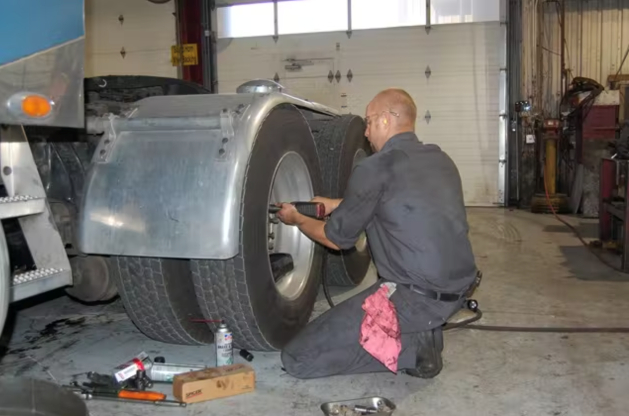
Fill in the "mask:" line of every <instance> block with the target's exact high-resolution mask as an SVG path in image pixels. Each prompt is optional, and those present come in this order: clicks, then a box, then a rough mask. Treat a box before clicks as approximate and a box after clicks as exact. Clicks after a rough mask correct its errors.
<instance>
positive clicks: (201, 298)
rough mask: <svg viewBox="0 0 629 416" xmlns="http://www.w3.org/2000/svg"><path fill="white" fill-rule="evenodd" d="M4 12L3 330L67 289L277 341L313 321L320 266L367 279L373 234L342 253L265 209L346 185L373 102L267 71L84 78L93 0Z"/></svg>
mask: <svg viewBox="0 0 629 416" xmlns="http://www.w3.org/2000/svg"><path fill="white" fill-rule="evenodd" d="M0 9H1V10H2V12H1V13H0V21H1V23H2V24H0V33H1V34H2V35H3V39H6V41H5V42H4V45H3V47H2V48H0V102H1V103H2V105H0V179H1V182H2V184H1V185H2V186H1V187H0V192H2V195H0V219H1V220H2V227H1V229H0V234H1V235H0V283H1V284H0V328H2V326H3V325H4V322H5V318H6V315H7V308H8V307H9V305H10V304H11V303H13V302H18V301H20V300H23V299H26V298H30V297H33V296H35V295H39V294H43V293H47V292H50V291H53V290H59V289H62V288H64V289H65V291H66V292H67V294H68V295H69V296H70V297H72V298H74V299H76V300H78V301H82V302H87V303H91V302H102V301H110V300H112V299H114V298H116V297H120V299H121V301H122V303H123V304H124V308H125V310H126V313H127V314H128V316H129V318H130V319H131V321H133V323H134V324H135V325H136V326H137V327H138V329H139V330H140V331H141V332H143V333H144V334H145V335H146V336H148V337H150V338H152V339H155V340H158V341H162V342H167V343H175V344H187V345H199V344H207V343H211V342H213V330H214V329H215V328H216V326H217V323H218V322H220V321H225V322H226V323H227V325H228V326H229V327H230V328H231V329H232V331H233V335H234V345H235V346H236V347H239V348H247V349H251V350H257V351H273V350H278V349H281V348H282V346H283V345H285V343H286V342H288V341H289V340H290V339H291V337H293V336H294V335H295V334H296V333H297V332H298V331H299V330H300V329H301V328H302V327H303V326H304V325H306V323H307V322H308V320H309V318H310V316H311V313H312V311H313V307H314V304H315V301H316V299H317V296H318V293H319V287H320V283H321V280H322V276H324V275H325V278H326V280H327V281H328V282H329V284H331V285H344V286H353V285H358V284H360V283H361V281H362V280H363V279H364V278H365V276H366V274H367V271H368V268H369V265H370V262H371V257H370V253H369V249H368V244H367V240H366V238H365V236H363V237H361V238H360V239H359V241H358V242H357V244H356V246H355V247H354V248H352V249H350V250H345V251H341V252H336V251H330V250H327V249H325V248H324V247H322V246H320V245H318V244H316V243H314V242H313V241H312V240H310V239H308V238H307V237H306V236H304V235H303V234H302V233H300V231H299V230H298V229H297V228H296V227H291V226H286V225H284V224H282V223H281V222H279V221H278V220H277V219H276V218H275V217H274V216H273V215H272V214H270V213H269V205H270V204H274V203H277V202H290V201H308V200H310V199H312V198H313V197H314V196H318V195H319V196H327V197H332V198H339V197H341V196H342V194H343V192H344V190H345V186H346V185H347V182H348V179H349V176H350V174H351V171H352V168H353V166H355V164H356V163H357V162H359V161H360V160H361V159H363V158H365V157H369V155H370V154H371V148H370V146H369V143H368V141H367V140H366V138H365V136H364V130H365V122H364V120H363V119H362V118H361V117H360V116H357V115H351V114H342V113H341V112H340V111H338V110H337V109H334V108H330V107H328V106H325V105H323V104H321V103H316V102H312V101H310V100H308V99H305V98H303V97H300V96H299V94H296V93H293V92H291V91H287V90H286V89H285V88H283V87H282V85H280V84H278V83H276V82H274V81H271V80H264V79H261V80H252V81H250V82H246V83H244V84H243V85H241V86H240V87H239V88H238V90H237V91H235V92H231V93H219V94H211V93H210V91H208V90H207V89H205V88H204V87H203V86H201V85H197V84H194V83H191V82H187V81H184V80H181V79H171V78H161V77H150V76H135V75H133V74H129V75H128V76H119V75H109V76H99V77H90V78H85V77H84V71H83V62H84V53H85V52H84V40H85V31H84V21H83V19H84V4H83V0H47V1H45V2H44V1H37V0H8V1H5V2H3V3H2V5H1V6H0ZM34 11H35V12H34ZM16 34H19V36H17V35H16ZM8 39H12V40H11V41H9V40H8ZM199 321H202V322H201V323H200V322H199Z"/></svg>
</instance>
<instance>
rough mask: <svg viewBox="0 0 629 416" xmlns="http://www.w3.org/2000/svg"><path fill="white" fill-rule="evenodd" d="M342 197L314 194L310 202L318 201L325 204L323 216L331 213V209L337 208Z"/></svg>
mask: <svg viewBox="0 0 629 416" xmlns="http://www.w3.org/2000/svg"><path fill="white" fill-rule="evenodd" d="M341 201H342V199H332V198H325V197H323V196H315V197H314V198H312V199H311V200H310V202H319V203H321V204H323V205H324V206H325V216H326V217H327V216H328V215H330V214H332V211H334V210H335V209H337V208H338V206H339V204H340V203H341Z"/></svg>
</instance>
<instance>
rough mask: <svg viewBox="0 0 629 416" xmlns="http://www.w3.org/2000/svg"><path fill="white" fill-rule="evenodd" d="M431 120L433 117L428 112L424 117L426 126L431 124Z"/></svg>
mask: <svg viewBox="0 0 629 416" xmlns="http://www.w3.org/2000/svg"><path fill="white" fill-rule="evenodd" d="M430 119H432V116H431V115H430V111H428V110H426V114H425V115H424V120H426V124H429V123H430Z"/></svg>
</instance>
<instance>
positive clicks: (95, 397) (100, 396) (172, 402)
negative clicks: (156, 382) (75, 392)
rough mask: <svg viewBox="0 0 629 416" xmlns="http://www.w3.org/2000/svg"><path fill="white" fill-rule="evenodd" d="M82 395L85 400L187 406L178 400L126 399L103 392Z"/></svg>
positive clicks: (82, 393) (83, 393)
mask: <svg viewBox="0 0 629 416" xmlns="http://www.w3.org/2000/svg"><path fill="white" fill-rule="evenodd" d="M81 397H83V399H85V400H111V401H116V402H126V403H137V404H154V405H156V406H180V407H186V406H187V404H186V403H183V402H178V401H176V400H165V399H164V400H141V399H125V398H121V397H116V396H108V395H103V394H94V393H89V392H86V391H84V392H81Z"/></svg>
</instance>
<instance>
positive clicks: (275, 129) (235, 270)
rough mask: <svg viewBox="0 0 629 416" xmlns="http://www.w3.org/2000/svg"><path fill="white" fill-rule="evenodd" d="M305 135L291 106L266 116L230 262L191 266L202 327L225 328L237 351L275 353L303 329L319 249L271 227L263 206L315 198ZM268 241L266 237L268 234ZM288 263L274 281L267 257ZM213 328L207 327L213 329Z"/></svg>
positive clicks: (293, 230)
mask: <svg viewBox="0 0 629 416" xmlns="http://www.w3.org/2000/svg"><path fill="white" fill-rule="evenodd" d="M322 190H323V189H322V181H321V171H320V166H319V161H318V158H317V149H316V145H315V143H314V139H313V137H312V133H311V131H310V128H309V126H308V124H307V122H306V120H305V119H304V117H303V116H302V115H301V113H300V112H299V111H298V110H297V109H296V108H294V107H292V106H281V107H279V108H275V109H274V110H272V111H271V112H270V113H269V115H268V116H267V118H266V120H265V121H264V123H263V124H262V127H261V128H260V131H259V132H258V135H257V137H256V140H255V143H254V146H253V149H252V152H251V155H250V159H249V163H248V166H247V174H246V177H245V182H244V187H243V194H242V197H241V204H240V218H241V228H240V249H239V253H238V255H237V256H236V257H234V258H232V259H230V260H222V261H218V260H217V261H214V260H193V261H192V275H193V279H194V286H195V290H196V295H197V300H198V303H199V306H200V307H201V310H202V311H203V315H204V316H205V318H206V319H208V320H217V321H218V320H224V321H225V322H226V324H227V326H228V327H229V328H230V329H231V330H232V332H233V343H234V346H235V347H236V348H247V349H251V350H253V351H275V350H279V349H281V348H282V347H283V346H284V345H285V344H286V343H287V342H288V341H289V340H290V339H292V338H293V337H294V336H295V335H296V334H297V332H298V331H299V330H301V329H302V328H303V327H304V326H305V325H306V324H307V323H308V320H309V318H310V315H311V313H312V310H313V307H314V303H315V301H316V297H317V294H318V292H319V284H320V281H321V270H322V266H323V254H324V251H323V247H322V246H321V245H319V244H315V243H314V242H313V241H312V240H310V239H309V238H308V237H306V236H305V235H303V234H302V233H301V232H300V231H299V229H298V228H297V227H292V226H287V225H284V224H281V223H277V224H274V223H273V222H272V221H273V217H272V216H270V215H269V212H268V211H269V208H268V206H269V204H270V203H276V202H282V201H284V202H292V201H298V200H302V201H303V200H306V201H307V200H310V199H311V198H312V197H313V196H315V195H317V194H320V193H321V191H322ZM271 232H272V233H273V234H272V233H271ZM281 253H287V254H290V255H291V256H292V260H293V268H292V271H289V272H288V273H285V274H284V275H282V276H278V275H274V272H273V270H272V268H271V258H274V257H273V256H278V255H281ZM216 325H217V324H216V323H210V326H211V327H212V329H216Z"/></svg>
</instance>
